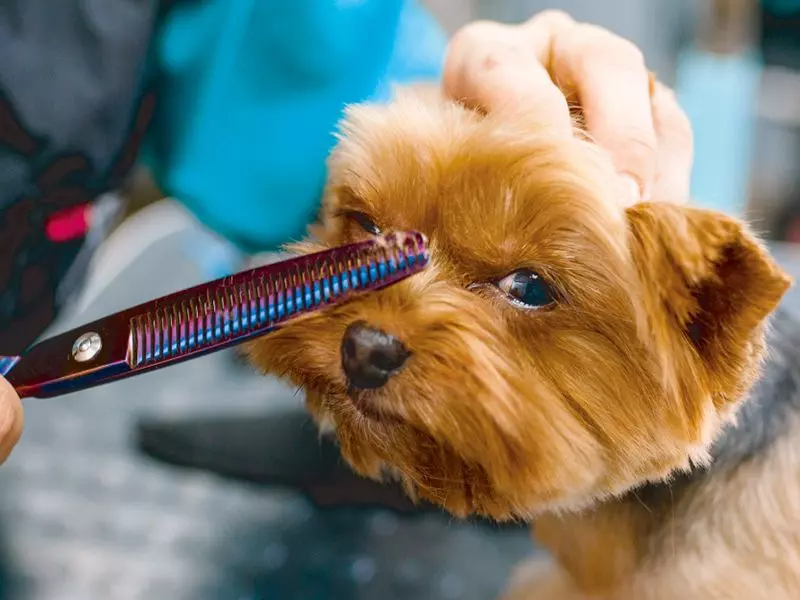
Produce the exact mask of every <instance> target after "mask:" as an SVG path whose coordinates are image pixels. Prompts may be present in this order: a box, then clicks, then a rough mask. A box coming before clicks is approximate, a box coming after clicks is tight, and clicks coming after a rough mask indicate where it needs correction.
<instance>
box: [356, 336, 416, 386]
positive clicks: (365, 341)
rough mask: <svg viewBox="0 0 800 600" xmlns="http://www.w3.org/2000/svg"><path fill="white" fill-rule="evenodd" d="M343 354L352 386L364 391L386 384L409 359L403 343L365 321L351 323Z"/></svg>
mask: <svg viewBox="0 0 800 600" xmlns="http://www.w3.org/2000/svg"><path fill="white" fill-rule="evenodd" d="M341 354H342V368H343V369H344V373H345V375H346V376H347V379H348V381H349V382H350V385H352V386H353V387H355V388H359V389H362V390H371V389H375V388H379V387H381V386H382V385H384V384H385V383H386V382H387V381H389V378H390V377H391V376H392V375H394V374H395V373H396V372H397V371H398V370H400V368H401V367H402V366H403V365H404V364H405V362H406V359H407V358H408V356H409V352H408V350H406V347H405V346H403V343H402V342H401V341H400V340H398V339H397V338H396V337H394V336H391V335H389V334H388V333H385V332H383V331H381V330H380V329H374V328H372V327H370V326H369V325H367V324H366V323H364V322H363V321H358V322H356V323H353V324H351V325H350V326H349V327H348V328H347V330H346V331H345V332H344V337H343V338H342V350H341Z"/></svg>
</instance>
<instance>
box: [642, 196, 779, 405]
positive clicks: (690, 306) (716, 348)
mask: <svg viewBox="0 0 800 600" xmlns="http://www.w3.org/2000/svg"><path fill="white" fill-rule="evenodd" d="M627 216H628V222H629V227H630V233H631V251H632V254H633V259H634V261H635V264H636V268H637V270H638V272H639V279H640V281H642V282H643V285H644V298H643V301H644V302H645V307H644V308H645V310H646V311H647V313H648V315H650V318H651V319H653V318H654V317H653V315H660V316H659V317H658V319H660V321H659V322H653V323H651V324H652V325H653V326H654V327H655V330H656V331H655V335H656V336H657V337H667V336H668V337H670V338H671V339H672V341H673V343H680V344H685V343H686V342H687V341H688V342H689V343H690V344H692V346H693V347H694V350H695V351H696V355H697V356H699V358H700V360H701V364H702V367H703V368H704V370H705V371H706V375H709V376H710V377H708V380H709V384H710V385H711V387H712V388H715V389H712V390H710V391H712V394H713V395H714V396H715V397H716V398H717V402H720V401H722V402H724V399H725V398H726V397H728V398H729V399H733V398H734V397H735V396H736V395H737V394H739V393H741V392H743V391H744V389H742V387H743V386H744V385H747V382H746V381H744V379H747V378H748V373H750V372H751V370H752V368H753V367H754V365H753V363H754V362H757V360H756V359H757V356H758V353H759V352H760V349H761V339H762V335H763V334H762V331H763V324H764V322H765V320H766V319H767V317H768V316H769V315H770V314H771V313H772V312H773V311H774V310H775V308H776V307H777V305H778V303H779V301H780V300H781V298H782V297H783V295H784V293H785V292H786V291H787V290H788V289H789V287H790V286H791V280H790V278H789V277H788V276H787V275H786V274H785V273H784V272H783V271H782V270H781V269H780V268H779V267H778V265H777V264H776V263H775V261H774V259H773V258H772V257H771V256H770V254H769V253H768V252H767V251H766V249H764V248H763V247H762V246H761V244H760V243H759V242H758V241H757V240H756V238H755V237H754V236H753V235H752V234H751V233H750V232H749V231H748V229H747V227H746V226H745V225H744V224H743V223H741V222H739V221H737V220H736V219H733V218H731V217H728V216H726V215H724V214H722V213H718V212H714V211H709V210H702V209H698V208H690V207H686V206H680V205H675V204H667V203H643V204H638V205H635V206H633V207H631V208H629V209H628V210H627ZM659 325H661V326H660V329H661V330H662V331H660V332H659V331H658V330H659ZM665 325H666V327H665ZM676 331H677V332H678V335H677V336H675V332H676ZM651 332H652V331H651ZM676 339H677V340H678V341H677V342H675V340H676ZM661 341H662V342H665V343H668V342H667V340H666V339H662V340H661Z"/></svg>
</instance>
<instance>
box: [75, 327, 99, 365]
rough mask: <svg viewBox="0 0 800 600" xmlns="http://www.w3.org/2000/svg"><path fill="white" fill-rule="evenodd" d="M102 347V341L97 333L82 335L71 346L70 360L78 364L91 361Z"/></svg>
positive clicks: (91, 332)
mask: <svg viewBox="0 0 800 600" xmlns="http://www.w3.org/2000/svg"><path fill="white" fill-rule="evenodd" d="M102 347H103V341H102V340H101V339H100V336H99V335H98V334H97V333H95V332H94V331H90V332H88V333H84V334H83V335H82V336H80V337H79V338H78V339H77V340H75V343H74V344H72V358H74V359H75V360H77V361H78V362H86V361H87V360H92V359H93V358H94V357H95V356H97V353H98V352H100V348H102Z"/></svg>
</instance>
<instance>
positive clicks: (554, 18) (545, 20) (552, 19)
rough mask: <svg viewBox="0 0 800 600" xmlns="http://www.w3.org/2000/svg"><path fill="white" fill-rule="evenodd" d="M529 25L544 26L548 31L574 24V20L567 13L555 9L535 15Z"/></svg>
mask: <svg viewBox="0 0 800 600" xmlns="http://www.w3.org/2000/svg"><path fill="white" fill-rule="evenodd" d="M529 23H531V24H537V25H545V26H546V27H547V28H549V29H560V28H563V27H567V26H570V25H574V24H575V20H574V19H573V18H572V17H571V16H570V15H569V13H567V12H565V11H563V10H559V9H557V8H549V9H547V10H543V11H542V12H540V13H538V14H537V15H535V16H533V17H532V18H531V19H530V21H529Z"/></svg>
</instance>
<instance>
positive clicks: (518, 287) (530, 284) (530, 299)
mask: <svg viewBox="0 0 800 600" xmlns="http://www.w3.org/2000/svg"><path fill="white" fill-rule="evenodd" d="M497 287H498V288H499V289H500V290H501V291H503V292H505V293H506V295H507V296H508V297H509V298H510V299H511V301H512V302H513V303H514V304H518V305H521V306H523V307H525V308H542V307H544V306H548V305H550V304H552V303H553V302H554V301H555V297H554V294H553V290H552V289H551V288H550V286H549V285H548V284H547V282H546V281H545V280H544V279H543V278H542V277H541V276H539V275H538V274H537V273H534V272H533V271H529V270H528V269H521V270H519V271H514V272H513V273H511V274H509V275H506V276H505V277H503V279H501V280H500V281H498V282H497Z"/></svg>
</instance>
